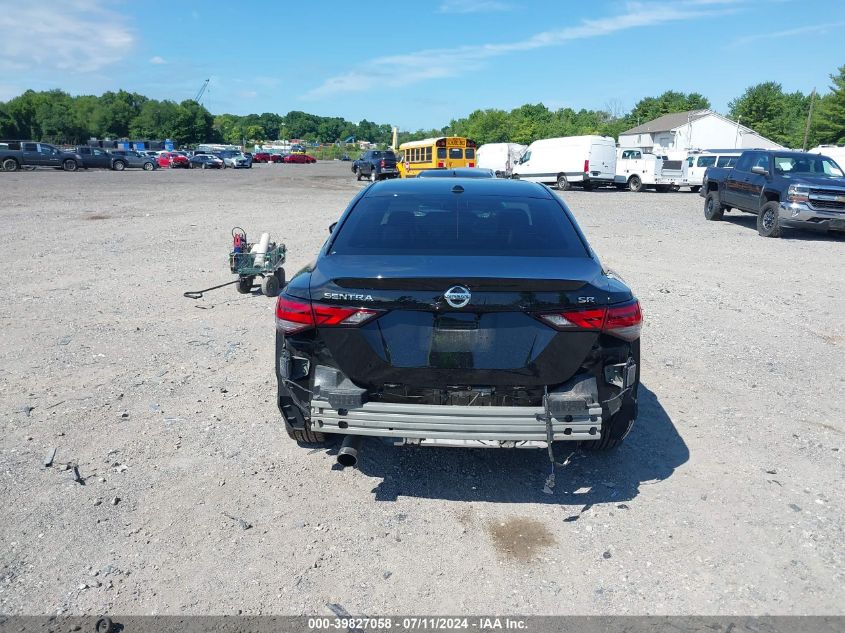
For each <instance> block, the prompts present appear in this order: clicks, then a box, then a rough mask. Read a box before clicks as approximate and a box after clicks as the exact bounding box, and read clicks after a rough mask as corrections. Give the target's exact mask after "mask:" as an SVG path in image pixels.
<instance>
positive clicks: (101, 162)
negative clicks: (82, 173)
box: [74, 145, 129, 171]
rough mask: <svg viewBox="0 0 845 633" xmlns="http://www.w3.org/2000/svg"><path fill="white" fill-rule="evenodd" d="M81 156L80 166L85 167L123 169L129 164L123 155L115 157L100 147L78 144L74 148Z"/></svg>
mask: <svg viewBox="0 0 845 633" xmlns="http://www.w3.org/2000/svg"><path fill="white" fill-rule="evenodd" d="M74 151H75V152H76V153H77V154H79V155H80V156H81V157H82V166H83V167H84V168H85V169H114V170H115V171H123V170H124V169H126V167H127V166H128V164H129V161H127V160H126V159H125V158H123V157H116V156H114V155H113V154H111V153H109V152H108V151H106V150H104V149H102V148H100V147H90V146H88V145H80V146H79V147H77V148H75V150H74Z"/></svg>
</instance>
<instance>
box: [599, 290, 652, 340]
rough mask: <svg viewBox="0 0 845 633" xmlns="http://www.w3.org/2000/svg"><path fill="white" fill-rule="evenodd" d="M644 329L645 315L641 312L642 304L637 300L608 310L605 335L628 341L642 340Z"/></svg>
mask: <svg viewBox="0 0 845 633" xmlns="http://www.w3.org/2000/svg"><path fill="white" fill-rule="evenodd" d="M642 329H643V313H642V311H641V310H640V302H639V301H637V300H636V299H634V301H630V302H628V303H623V304H622V305H621V306H611V307H609V308H608V309H607V317H606V318H605V320H604V328H603V330H604V332H605V333H607V334H612V335H613V336H616V337H618V338H621V339H625V340H626V341H634V340H636V339H638V338H640V332H642Z"/></svg>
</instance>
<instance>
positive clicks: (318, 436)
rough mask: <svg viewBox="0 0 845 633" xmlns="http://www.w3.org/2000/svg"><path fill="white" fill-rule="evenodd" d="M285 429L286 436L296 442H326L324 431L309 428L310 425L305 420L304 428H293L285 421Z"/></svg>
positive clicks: (322, 443) (318, 443)
mask: <svg viewBox="0 0 845 633" xmlns="http://www.w3.org/2000/svg"><path fill="white" fill-rule="evenodd" d="M285 431H287V434H288V437H289V438H290V439H292V440H294V441H295V442H296V443H297V444H315V445H324V444H327V443H328V440H327V438H326V434H325V433H318V432H317V431H312V430H311V425H310V424H309V423H308V422H306V423H305V428H304V429H295V428H293V427H292V426H291V425H290V424H288V423H287V420H286V421H285Z"/></svg>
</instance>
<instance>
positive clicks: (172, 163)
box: [156, 152, 191, 169]
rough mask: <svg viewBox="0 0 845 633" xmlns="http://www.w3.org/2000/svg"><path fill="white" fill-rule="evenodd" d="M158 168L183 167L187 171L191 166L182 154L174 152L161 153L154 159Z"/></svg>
mask: <svg viewBox="0 0 845 633" xmlns="http://www.w3.org/2000/svg"><path fill="white" fill-rule="evenodd" d="M156 161H157V162H158V166H159V167H183V168H185V169H188V168H189V167H190V166H191V161H190V160H188V157H187V156H185V155H184V154H178V153H176V152H162V153H161V154H159V155H158V157H157V158H156Z"/></svg>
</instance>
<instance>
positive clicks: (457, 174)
mask: <svg viewBox="0 0 845 633" xmlns="http://www.w3.org/2000/svg"><path fill="white" fill-rule="evenodd" d="M419 176H422V177H423V178H494V177H495V176H494V175H493V170H491V169H487V168H486V167H456V168H454V169H425V170H423V171H421V172H420V173H419Z"/></svg>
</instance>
